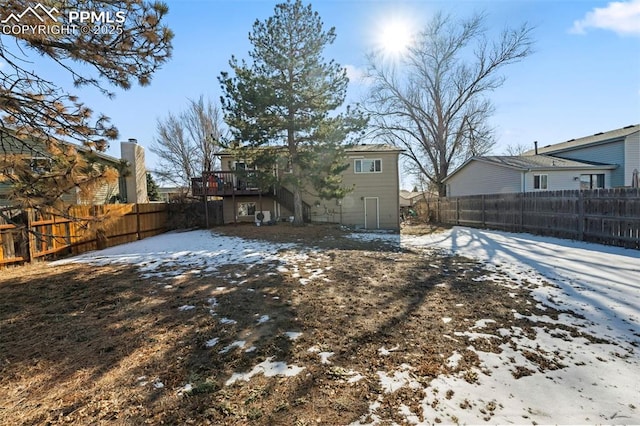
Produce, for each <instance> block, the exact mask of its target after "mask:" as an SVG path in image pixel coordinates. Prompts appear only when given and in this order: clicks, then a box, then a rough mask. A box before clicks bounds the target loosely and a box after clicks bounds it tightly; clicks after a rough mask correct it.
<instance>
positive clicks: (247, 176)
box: [191, 171, 273, 197]
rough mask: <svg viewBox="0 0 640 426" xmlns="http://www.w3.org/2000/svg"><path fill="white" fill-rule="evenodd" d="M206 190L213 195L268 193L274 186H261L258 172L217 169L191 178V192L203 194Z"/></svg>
mask: <svg viewBox="0 0 640 426" xmlns="http://www.w3.org/2000/svg"><path fill="white" fill-rule="evenodd" d="M205 192H206V195H208V196H211V197H215V196H218V197H224V196H229V195H258V194H268V193H272V192H273V188H272V187H267V188H264V187H260V186H259V184H258V176H257V175H256V172H251V171H242V172H235V171H215V172H208V173H205V175H204V176H203V177H197V178H192V179H191V193H192V194H193V195H194V196H203V195H205Z"/></svg>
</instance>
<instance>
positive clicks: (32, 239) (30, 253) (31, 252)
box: [26, 209, 36, 263]
mask: <svg viewBox="0 0 640 426" xmlns="http://www.w3.org/2000/svg"><path fill="white" fill-rule="evenodd" d="M26 213H27V250H26V254H27V262H29V263H31V262H33V259H34V258H35V246H36V236H35V234H34V232H32V231H33V229H32V228H33V226H32V225H31V223H32V222H33V209H27V211H26Z"/></svg>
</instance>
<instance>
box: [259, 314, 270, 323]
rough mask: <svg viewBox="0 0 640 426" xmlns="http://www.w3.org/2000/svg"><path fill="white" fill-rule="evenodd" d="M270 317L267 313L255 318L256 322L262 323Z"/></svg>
mask: <svg viewBox="0 0 640 426" xmlns="http://www.w3.org/2000/svg"><path fill="white" fill-rule="evenodd" d="M270 319H271V318H269V315H262V316H261V317H260V318H258V319H257V322H258V324H264V323H265V322H267V321H269V320H270Z"/></svg>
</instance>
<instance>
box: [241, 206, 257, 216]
mask: <svg viewBox="0 0 640 426" xmlns="http://www.w3.org/2000/svg"><path fill="white" fill-rule="evenodd" d="M255 214H256V203H238V216H253V215H255Z"/></svg>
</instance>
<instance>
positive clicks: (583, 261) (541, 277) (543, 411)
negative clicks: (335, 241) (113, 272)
mask: <svg viewBox="0 0 640 426" xmlns="http://www.w3.org/2000/svg"><path fill="white" fill-rule="evenodd" d="M352 237H353V238H359V239H366V240H367V241H371V243H372V244H376V241H377V240H383V241H386V242H392V243H399V244H401V245H402V246H403V247H405V248H409V249H414V250H427V251H428V250H438V251H447V252H450V253H455V254H459V255H463V256H467V257H471V258H475V259H477V260H479V261H481V262H483V263H484V264H485V265H486V268H487V270H489V271H493V272H494V273H495V274H493V273H492V274H489V275H487V276H485V277H484V279H496V280H503V279H504V274H506V275H507V276H509V277H510V278H511V280H510V281H509V283H508V285H518V283H523V282H524V281H525V280H526V281H527V285H528V286H529V288H532V290H531V291H532V293H533V295H534V297H535V299H536V300H537V301H538V302H539V304H540V306H543V307H544V306H547V307H553V308H556V309H558V310H562V311H572V312H575V313H576V314H577V315H573V314H568V313H567V314H561V315H560V316H559V318H558V319H557V320H554V319H552V318H550V317H548V316H539V317H528V319H529V320H530V321H533V322H535V323H536V324H540V327H539V328H536V336H535V339H532V338H531V336H526V335H525V334H524V333H522V330H520V329H518V328H517V327H510V328H501V329H498V333H499V337H501V338H502V337H505V336H508V337H509V343H508V344H503V345H501V349H502V352H501V353H487V352H482V351H480V350H476V349H475V348H473V347H470V348H469V349H471V350H474V351H475V352H477V354H478V356H479V357H480V359H481V362H482V365H481V368H480V369H477V371H471V372H466V374H467V376H466V377H463V376H462V374H461V375H453V376H452V375H442V376H440V377H438V378H436V379H435V380H433V381H432V382H431V383H430V384H429V385H427V386H426V387H425V385H423V384H422V383H421V382H418V381H416V380H415V378H414V377H413V375H412V370H413V368H414V367H412V366H411V365H402V366H401V368H400V369H399V370H397V371H379V372H377V375H376V376H377V379H378V380H379V381H380V384H381V389H383V390H384V391H385V392H395V391H397V390H398V389H400V388H401V387H404V386H407V387H410V388H413V389H415V388H417V387H423V388H424V391H425V392H424V394H425V395H426V396H425V398H424V399H423V400H422V401H420V406H421V408H422V411H423V414H424V418H425V419H427V420H428V421H429V422H432V421H433V419H435V418H440V419H445V420H444V421H445V422H447V423H450V422H460V423H484V422H489V421H490V422H491V423H505V424H506V423H511V424H513V423H518V424H521V423H532V422H536V423H538V424H540V423H565V424H576V423H581V424H584V423H588V424H592V423H625V424H638V423H640V384H639V383H640V380H638V378H639V377H640V354H639V353H638V351H640V252H638V251H633V250H625V249H619V248H612V247H606V246H601V245H595V244H587V243H579V242H572V241H567V240H560V239H553V238H544V237H536V236H532V235H526V234H509V233H503V232H496V231H483V230H476V229H469V228H461V227H455V228H453V229H451V230H448V231H446V232H442V233H439V234H432V235H426V236H403V237H402V238H401V239H400V238H399V237H398V236H397V235H389V234H364V233H354V234H352ZM291 249H295V250H291ZM68 262H82V263H91V264H98V265H107V264H132V265H136V266H137V267H139V268H140V271H141V273H142V274H143V275H144V276H145V277H147V278H148V279H150V280H159V281H165V280H167V281H168V283H169V284H168V285H170V282H171V280H179V279H184V278H185V277H188V276H189V275H192V274H197V275H200V274H207V273H214V272H216V271H217V270H218V269H219V268H220V267H221V266H224V265H227V264H229V263H232V264H239V265H245V266H244V269H243V268H240V269H239V270H238V271H239V272H238V273H237V274H236V276H235V277H233V278H234V279H236V282H237V284H238V285H241V284H242V283H243V278H245V277H246V276H248V274H250V273H251V269H252V267H253V265H256V264H268V265H272V266H273V268H274V271H278V272H287V271H288V272H291V273H292V276H293V277H294V278H299V280H300V284H301V286H305V285H306V284H308V283H309V282H311V281H312V280H324V281H327V278H326V276H325V272H326V271H328V270H330V268H331V264H330V259H329V258H328V257H326V256H324V255H323V253H322V251H321V250H318V249H313V248H308V247H301V246H295V245H293V244H274V243H268V242H259V241H248V240H244V239H241V238H236V237H228V236H221V235H216V234H212V233H210V232H207V231H191V232H184V233H171V234H163V235H160V236H156V237H153V238H148V239H145V240H142V241H138V242H135V243H131V244H125V245H121V246H116V247H112V248H109V249H106V250H102V251H96V252H92V253H86V254H84V255H81V256H77V257H74V258H70V259H65V260H63V261H59V262H54V263H53V265H54V266H55V265H56V264H61V263H68ZM222 290H224V289H221V291H222ZM505 291H509V289H508V287H507V283H505ZM210 305H211V309H212V312H213V311H215V305H216V301H215V298H212V299H211V301H210ZM181 309H184V310H186V309H188V306H185V307H181ZM518 315H520V316H522V314H520V313H518V312H515V311H514V316H515V317H517V316H518ZM261 318H263V317H261ZM223 320H225V318H223V319H221V321H223ZM227 320H228V319H227ZM268 320H269V319H268V317H266V318H264V321H268ZM446 320H447V318H443V321H445V322H446ZM448 320H450V318H448ZM260 321H261V320H260V319H258V320H256V326H259V324H260ZM491 321H493V320H492V318H491V317H490V315H488V317H487V318H485V319H482V320H481V321H478V322H476V323H475V324H471V326H470V327H469V328H468V329H466V330H459V331H457V332H456V335H455V336H469V337H471V338H472V339H491V338H493V336H492V335H491V334H489V333H487V332H486V331H485V330H483V329H484V328H485V327H486V326H487V324H490V323H491ZM565 325H566V326H571V327H574V328H578V329H579V330H581V331H583V332H584V333H585V335H586V334H588V335H591V336H596V337H598V338H600V339H603V340H602V341H595V342H594V339H589V338H587V337H584V336H581V335H577V336H575V335H570V334H569V333H567V332H566V330H565V329H563V326H565ZM289 334H290V338H291V339H294V338H296V337H297V336H298V335H299V333H297V332H296V331H293V330H292V331H291V332H290V333H289ZM455 336H453V338H455ZM216 344H217V340H216V337H215V336H212V339H211V340H210V341H209V342H207V346H208V347H213V346H215V345H216ZM216 349H218V348H216ZM314 349H315V350H316V351H318V349H317V348H314V347H311V348H309V350H310V351H313V350H314ZM222 350H224V349H222ZM392 350H394V348H391V349H388V348H381V349H380V356H385V353H386V352H389V351H392ZM529 350H531V351H533V350H535V352H536V353H537V354H540V353H542V354H548V362H549V363H550V364H553V363H556V364H557V363H558V361H557V360H561V364H562V366H561V368H549V369H545V371H544V372H540V371H539V363H534V362H532V360H530V359H528V358H527V357H526V356H523V354H527V353H529V352H530V351H529ZM318 355H319V357H318V358H319V359H318V362H319V363H330V353H319V354H318ZM458 360H459V354H454V355H453V356H452V357H451V358H449V359H448V360H447V363H449V364H450V365H455V364H456V363H457V362H458ZM515 364H517V365H519V366H523V367H526V368H527V369H528V370H530V371H531V372H533V374H530V375H525V376H523V377H520V378H519V379H515V378H514V376H513V374H512V370H511V369H510V367H513V366H514V365H515ZM303 369H304V366H289V365H287V364H285V363H283V362H281V361H280V360H276V359H268V360H266V361H264V362H263V363H261V364H258V365H256V366H255V367H254V368H253V369H252V370H251V371H249V372H238V373H236V374H234V375H233V377H230V378H229V381H228V384H232V383H234V382H236V381H238V380H247V381H249V380H250V379H251V377H252V376H253V375H255V374H265V375H267V376H270V375H281V376H287V375H295V374H297V373H298V372H300V371H303ZM487 372H489V373H490V374H487ZM351 373H352V374H351ZM362 373H363V372H356V371H351V372H350V374H351V375H352V376H353V377H354V378H353V379H350V381H349V382H350V383H351V380H353V381H357V380H359V379H360V378H361V377H362V376H361V374H362ZM469 374H471V375H474V379H475V380H468V379H469V376H468V375H469ZM186 386H187V387H188V386H189V384H187V385H186ZM444 395H447V397H446V398H445V397H444ZM436 399H437V401H436ZM378 407H379V402H378V401H374V402H372V404H371V405H370V412H369V414H370V416H369V417H367V416H364V417H363V418H362V419H361V422H362V423H356V424H376V423H379V422H383V421H385V419H383V418H380V417H379V415H378V414H377V408H378ZM401 412H402V413H403V415H404V417H405V418H406V420H407V422H409V423H419V417H418V415H417V413H414V412H412V411H411V409H410V408H409V407H405V406H403V407H401ZM372 419H373V420H372Z"/></svg>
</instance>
